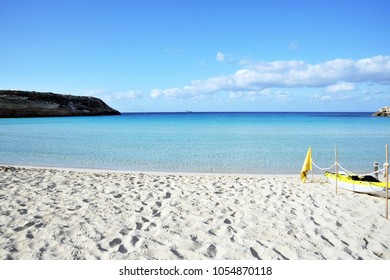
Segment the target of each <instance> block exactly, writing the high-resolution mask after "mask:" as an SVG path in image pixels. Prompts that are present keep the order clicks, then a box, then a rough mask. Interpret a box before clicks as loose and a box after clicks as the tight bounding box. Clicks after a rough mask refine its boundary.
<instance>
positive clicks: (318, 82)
mask: <svg viewBox="0 0 390 280" xmlns="http://www.w3.org/2000/svg"><path fill="white" fill-rule="evenodd" d="M223 58H224V57H223ZM217 59H218V55H217ZM220 59H222V56H221V55H220V56H219V59H218V60H220ZM241 65H242V66H243V68H242V69H239V70H238V71H236V72H235V73H234V74H231V75H224V76H217V77H211V78H208V79H205V80H195V81H191V82H190V83H189V84H188V85H186V86H183V87H176V88H168V89H153V90H152V91H151V93H150V97H152V98H191V97H196V96H200V95H210V94H214V93H217V92H228V93H229V94H230V96H232V95H233V96H237V94H236V95H234V94H232V92H233V93H234V92H239V93H242V92H260V91H262V90H264V89H269V88H303V87H313V88H324V89H325V91H327V92H329V93H334V92H338V91H351V90H354V89H355V86H356V84H359V83H374V84H390V56H383V55H378V56H374V57H370V58H363V59H359V60H352V59H334V60H329V61H325V62H322V63H317V64H309V63H306V62H304V61H301V60H279V61H271V62H264V61H259V62H257V61H248V60H246V61H242V62H241ZM238 95H240V94H238Z"/></svg>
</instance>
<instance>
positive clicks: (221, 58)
mask: <svg viewBox="0 0 390 280" xmlns="http://www.w3.org/2000/svg"><path fill="white" fill-rule="evenodd" d="M217 60H218V61H220V62H224V61H225V55H224V54H223V53H221V52H218V53H217Z"/></svg>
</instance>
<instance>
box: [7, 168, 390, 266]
mask: <svg viewBox="0 0 390 280" xmlns="http://www.w3.org/2000/svg"><path fill="white" fill-rule="evenodd" d="M316 181H317V182H316V183H308V184H305V185H303V184H301V182H300V181H299V176H298V175H296V176H295V175H294V176H286V175H272V176H261V175H253V176H250V175H241V176H240V175H206V174H205V175H201V174H193V175H191V174H183V175H181V174H172V175H169V174H152V173H151V174H142V173H124V172H108V171H107V172H106V171H81V170H80V171H76V170H58V169H48V168H46V169H45V168H22V167H6V166H3V167H0V259H3V260H4V259H23V260H31V259H33V260H35V259H44V260H51V259H88V260H95V259H130V260H133V259H159V260H160V259H161V260H167V259H169V260H175V259H188V260H200V259H236V260H252V259H266V260H275V259H281V260H283V259H294V260H296V259H304V260H322V259H332V260H337V259H367V260H372V259H386V260H389V259H390V234H389V232H390V222H389V221H387V220H386V219H385V218H384V214H385V199H384V198H380V197H373V196H369V195H364V194H356V193H352V192H347V191H342V190H340V191H339V193H338V194H337V195H336V194H335V190H334V188H333V187H332V186H331V185H330V184H328V183H326V180H325V178H319V179H317V180H316Z"/></svg>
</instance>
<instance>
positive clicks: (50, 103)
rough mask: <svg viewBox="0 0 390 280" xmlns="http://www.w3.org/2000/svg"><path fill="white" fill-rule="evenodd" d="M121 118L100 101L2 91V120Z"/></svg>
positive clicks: (32, 92)
mask: <svg viewBox="0 0 390 280" xmlns="http://www.w3.org/2000/svg"><path fill="white" fill-rule="evenodd" d="M99 115H120V113H119V112H118V111H117V110H115V109H112V108H111V107H109V106H108V105H107V104H106V103H104V102H103V101H102V100H101V99H99V98H95V97H87V96H74V95H63V94H56V93H51V92H35V91H19V90H0V117H3V118H13V117H55V116H99Z"/></svg>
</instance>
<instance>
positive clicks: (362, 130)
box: [0, 112, 390, 174]
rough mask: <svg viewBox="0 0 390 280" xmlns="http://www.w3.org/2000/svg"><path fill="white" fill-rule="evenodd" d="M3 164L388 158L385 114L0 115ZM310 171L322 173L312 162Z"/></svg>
mask: <svg viewBox="0 0 390 280" xmlns="http://www.w3.org/2000/svg"><path fill="white" fill-rule="evenodd" d="M0 143H1V145H0V164H1V165H21V166H39V167H65V168H83V169H108V170H121V171H133V172H168V173H169V172H175V173H176V172H184V173H233V174H299V173H300V170H301V168H302V165H303V162H304V159H305V157H306V153H307V151H308V148H309V147H311V150H312V157H313V161H314V163H315V164H316V165H317V166H319V167H321V168H326V167H329V166H331V165H333V163H334V161H335V148H336V147H337V150H338V162H339V163H340V164H341V165H342V166H343V167H345V168H346V169H347V170H350V171H352V172H355V173H367V172H372V171H373V164H374V162H378V163H379V165H380V166H382V165H383V163H384V162H385V159H386V158H385V156H386V155H385V145H386V144H390V118H384V117H372V116H371V113H366V112H362V113H333V112H332V113H318V112H310V113H308V112H302V113H297V112H294V113H291V112H241V113H240V112H233V113H229V112H223V113H221V112H217V113H198V112H183V113H123V114H122V115H120V116H95V117H50V118H3V119H0ZM313 172H314V173H318V174H320V173H323V170H320V169H317V168H315V169H314V170H313Z"/></svg>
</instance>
